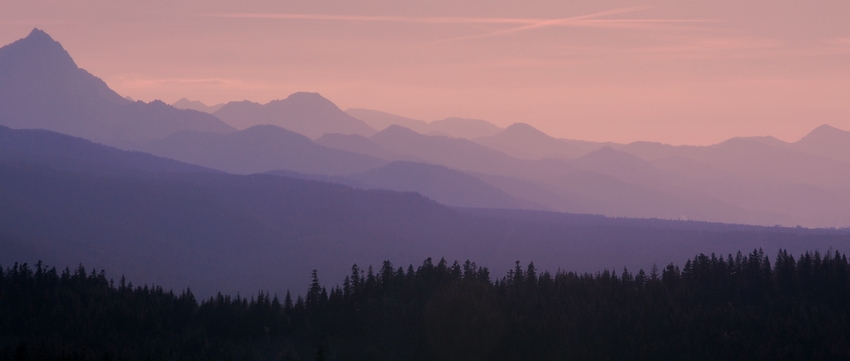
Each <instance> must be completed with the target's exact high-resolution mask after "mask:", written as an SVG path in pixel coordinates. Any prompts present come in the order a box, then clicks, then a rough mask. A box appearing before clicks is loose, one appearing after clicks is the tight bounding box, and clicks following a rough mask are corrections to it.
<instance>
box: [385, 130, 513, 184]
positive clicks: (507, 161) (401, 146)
mask: <svg viewBox="0 0 850 361" xmlns="http://www.w3.org/2000/svg"><path fill="white" fill-rule="evenodd" d="M370 139H371V140H372V141H373V142H375V143H377V144H378V145H380V146H382V147H384V148H386V149H389V150H391V151H393V152H396V153H399V154H407V155H412V156H416V157H419V158H421V159H424V160H425V161H426V162H429V163H433V164H440V165H444V166H448V167H452V168H457V169H463V170H472V171H476V172H484V173H496V174H502V173H508V174H511V175H513V174H516V171H515V168H518V167H521V164H522V162H521V161H520V160H518V159H515V158H513V157H511V156H509V155H507V154H505V153H502V152H499V151H497V150H493V149H490V148H487V147H484V146H482V145H479V144H476V143H474V142H472V141H470V140H467V139H462V138H449V137H442V136H428V135H423V134H419V133H417V132H414V131H412V130H410V129H407V128H404V127H402V126H398V125H391V126H389V127H387V128H386V129H384V130H382V131H380V132H378V133H377V134H375V135H373V136H372V137H371V138H370Z"/></svg>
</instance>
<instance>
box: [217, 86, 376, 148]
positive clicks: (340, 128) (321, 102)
mask: <svg viewBox="0 0 850 361" xmlns="http://www.w3.org/2000/svg"><path fill="white" fill-rule="evenodd" d="M213 115H215V116H217V117H219V118H220V119H221V120H223V121H225V122H227V123H228V124H230V125H232V126H234V127H236V128H238V129H245V128H248V127H252V126H255V125H263V124H271V125H276V126H279V127H281V128H286V129H288V130H291V131H294V132H298V133H301V134H304V135H306V136H307V137H309V138H311V139H316V138H318V137H321V136H322V135H324V134H325V133H341V134H359V135H363V136H370V135H372V134H375V129H373V128H372V127H370V126H369V125H367V124H366V123H365V122H363V121H362V120H359V119H357V118H354V117H352V116H350V115H348V114H347V113H345V112H343V111H342V110H340V109H339V108H338V107H337V106H336V105H335V104H334V103H332V102H331V101H330V100H327V99H325V98H324V97H322V96H321V95H319V94H318V93H303V92H302V93H294V94H292V95H290V96H289V97H287V98H286V99H282V100H273V101H271V102H269V103H266V104H259V103H254V102H250V101H247V100H246V101H241V102H229V103H227V104H225V105H224V106H222V107H221V108H220V109H218V110H216V111H215V112H214V113H213Z"/></svg>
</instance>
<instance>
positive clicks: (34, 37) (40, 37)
mask: <svg viewBox="0 0 850 361" xmlns="http://www.w3.org/2000/svg"><path fill="white" fill-rule="evenodd" d="M24 39H27V40H30V41H55V40H53V38H51V37H50V35H48V34H47V33H46V32H44V30H41V29H39V28H32V31H30V33H29V35H27V37H26V38H24Z"/></svg>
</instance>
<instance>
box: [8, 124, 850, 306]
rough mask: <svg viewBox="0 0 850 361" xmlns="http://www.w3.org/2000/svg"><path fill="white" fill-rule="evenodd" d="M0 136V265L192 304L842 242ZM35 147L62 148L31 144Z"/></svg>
mask: <svg viewBox="0 0 850 361" xmlns="http://www.w3.org/2000/svg"><path fill="white" fill-rule="evenodd" d="M5 132H6V133H7V135H6V136H5V137H6V138H4V139H12V138H15V137H18V140H17V143H15V144H17V145H15V146H11V145H10V146H8V147H0V263H2V264H9V263H10V262H15V261H29V262H35V261H37V260H39V259H41V260H44V261H45V262H49V263H50V264H54V265H59V266H66V265H70V266H74V265H77V264H79V263H84V264H86V265H90V266H92V267H97V268H107V269H110V270H114V271H112V272H115V273H116V274H124V275H127V276H128V277H130V278H132V279H133V280H136V282H145V283H148V282H155V283H157V284H160V285H163V286H165V287H168V288H184V287H192V289H193V290H195V291H197V293H198V294H201V295H209V294H211V293H212V292H215V291H222V292H225V293H228V294H234V293H236V292H237V291H238V292H242V293H243V294H247V293H253V292H256V291H257V290H260V289H264V290H269V291H271V292H274V293H278V294H283V293H284V292H285V290H286V289H301V288H302V287H303V286H304V277H305V275H308V274H309V273H310V271H311V270H313V269H316V270H318V271H319V272H320V274H321V275H323V277H327V279H341V278H342V277H343V275H345V274H347V273H348V267H349V265H350V264H351V263H357V264H361V265H362V264H377V263H379V262H381V261H382V260H386V259H393V260H396V262H400V263H403V264H406V263H414V262H418V261H419V260H421V259H423V258H425V257H434V258H435V259H438V258H440V257H446V258H447V259H459V260H465V259H476V260H478V261H479V262H481V263H482V264H483V265H494V266H493V267H494V271H496V272H503V271H505V269H500V268H499V267H500V266H499V265H510V264H512V263H513V262H514V261H516V260H522V261H527V260H533V261H534V262H536V264H537V265H538V266H539V267H542V268H546V269H572V270H577V271H595V270H598V269H599V268H600V267H622V266H626V267H629V269H638V268H644V269H649V267H651V266H652V264H653V263H655V264H659V265H661V264H666V263H668V262H670V261H673V260H677V259H684V258H686V257H688V256H691V255H693V254H696V253H699V252H705V253H710V252H717V253H729V252H735V251H737V250H738V249H754V248H759V247H762V248H764V249H765V251H766V252H769V253H775V252H776V251H777V250H778V249H779V248H784V249H788V250H789V251H791V252H795V253H799V252H802V251H804V250H807V249H821V250H827V249H830V248H834V249H838V250H843V249H846V248H847V247H848V246H850V234H848V233H847V232H844V231H841V230H806V229H793V228H774V227H769V228H766V227H748V226H736V225H724V224H712V223H702V222H674V221H654V220H633V219H613V218H605V217H600V216H586V215H571V214H564V213H548V212H535V213H528V212H522V211H477V210H470V209H455V208H448V207H445V206H442V205H440V204H438V203H436V202H434V201H431V200H428V199H427V198H425V197H423V196H421V195H419V194H416V193H406V192H393V191H381V190H358V189H353V188H349V187H347V186H343V185H337V184H331V183H327V182H320V181H311V180H303V179H293V178H286V177H280V176H275V175H232V174H225V173H221V172H215V171H212V170H208V169H204V168H199V167H196V166H191V165H187V164H184V163H179V162H175V161H172V160H168V159H163V158H157V157H153V156H150V155H144V154H142V153H138V152H127V151H121V150H118V149H115V148H110V147H106V146H102V145H98V144H94V143H91V142H89V141H85V140H82V139H76V138H72V137H68V136H63V135H59V134H55V133H50V132H44V131H22V130H10V129H6V130H5ZM45 138H49V139H50V140H49V141H46V140H45ZM46 143H52V144H62V146H61V147H54V148H51V147H39V146H38V144H46ZM3 144H4V145H5V144H13V142H8V143H7V142H3Z"/></svg>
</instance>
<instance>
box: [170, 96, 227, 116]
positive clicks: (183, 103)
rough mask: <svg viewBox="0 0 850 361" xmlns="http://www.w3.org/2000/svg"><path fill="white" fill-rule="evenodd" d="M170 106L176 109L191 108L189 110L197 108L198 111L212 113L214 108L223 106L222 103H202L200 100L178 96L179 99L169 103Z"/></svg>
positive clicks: (217, 108)
mask: <svg viewBox="0 0 850 361" xmlns="http://www.w3.org/2000/svg"><path fill="white" fill-rule="evenodd" d="M171 106H172V107H175V108H177V109H191V110H197V111H199V112H204V113H209V114H212V113H215V111H216V110H219V109H221V107H223V106H224V103H221V104H216V105H206V104H204V103H202V102H200V101H197V100H189V99H186V98H180V100H178V101H176V102H174V103H173V104H171Z"/></svg>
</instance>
